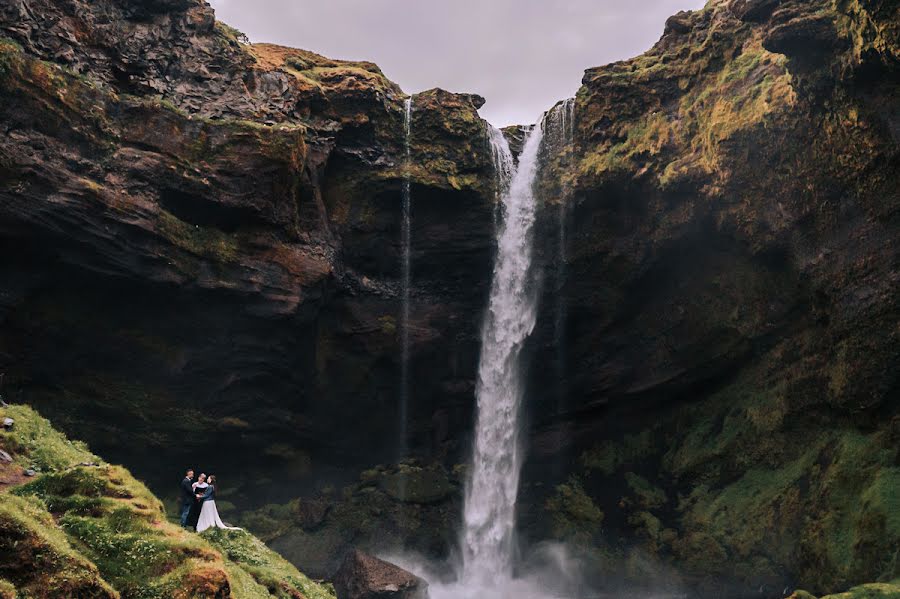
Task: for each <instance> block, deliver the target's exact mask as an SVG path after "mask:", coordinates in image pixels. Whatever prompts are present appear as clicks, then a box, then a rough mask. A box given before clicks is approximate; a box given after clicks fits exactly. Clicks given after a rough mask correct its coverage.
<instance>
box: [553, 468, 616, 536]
mask: <svg viewBox="0 0 900 599" xmlns="http://www.w3.org/2000/svg"><path fill="white" fill-rule="evenodd" d="M544 509H545V510H546V511H547V512H549V514H550V519H551V527H552V534H553V536H554V537H556V538H557V539H562V540H568V541H572V542H575V543H578V544H583V545H588V544H590V543H591V542H592V541H593V539H594V537H595V535H596V534H598V533H599V532H600V525H601V524H602V523H603V512H602V511H601V510H600V509H599V508H598V507H597V506H596V505H595V504H594V502H593V500H591V498H590V497H589V496H588V495H587V493H585V492H584V488H583V487H582V485H581V482H580V481H579V480H578V479H576V478H572V479H570V480H569V482H567V483H564V484H561V485H558V486H557V487H556V491H555V493H554V494H553V495H552V496H550V497H549V498H548V499H547V501H546V503H545V504H544Z"/></svg>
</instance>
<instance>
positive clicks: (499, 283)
mask: <svg viewBox="0 0 900 599" xmlns="http://www.w3.org/2000/svg"><path fill="white" fill-rule="evenodd" d="M501 138H502V135H500V136H499V137H498V136H496V135H492V140H493V141H495V144H492V145H495V149H496V151H498V152H499V153H500V154H501V155H502V165H503V168H506V166H507V165H509V171H512V170H513V169H512V166H511V165H512V158H511V157H507V156H508V154H509V146H508V145H507V144H506V141H505V140H503V141H502V142H501V141H500V139H501ZM542 138H543V125H542V124H539V125H536V126H535V127H534V128H533V129H532V130H531V132H530V133H529V134H528V138H527V140H526V142H525V147H524V149H523V151H522V155H521V156H520V157H519V164H518V168H517V169H515V172H513V173H512V177H511V180H510V183H509V187H508V189H507V190H505V192H504V193H503V200H502V202H503V218H502V222H501V223H500V226H499V228H498V230H497V257H496V261H495V264H494V275H493V281H492V283H491V292H490V300H489V305H488V309H487V312H486V314H485V319H484V323H483V328H482V335H481V356H480V360H479V364H478V383H477V388H476V396H477V403H478V415H477V421H476V427H475V444H474V450H473V455H472V465H471V471H470V474H469V481H468V485H467V488H466V496H465V510H464V532H463V559H464V563H463V572H462V583H463V584H464V585H466V586H468V587H470V588H472V587H481V586H487V587H496V586H497V585H498V584H502V581H509V580H511V579H512V567H513V550H514V528H515V507H516V496H517V494H518V487H519V473H520V469H521V462H522V450H521V447H520V440H519V422H518V420H519V411H520V403H521V400H522V395H523V385H522V375H521V372H520V364H519V362H520V360H519V358H520V354H521V351H522V347H523V345H524V344H525V341H526V339H527V338H528V336H529V335H530V334H531V331H532V330H533V329H534V325H535V321H536V316H537V294H536V293H534V292H533V290H532V289H530V288H529V283H530V271H531V263H532V253H533V248H532V246H533V243H532V242H533V225H534V219H535V208H536V206H535V203H536V202H535V194H534V183H535V176H536V174H537V171H538V155H539V150H540V147H541V140H542ZM500 176H501V177H502V169H501V175H500Z"/></svg>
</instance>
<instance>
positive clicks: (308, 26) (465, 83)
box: [210, 0, 704, 126]
mask: <svg viewBox="0 0 900 599" xmlns="http://www.w3.org/2000/svg"><path fill="white" fill-rule="evenodd" d="M210 3H211V4H212V6H213V7H214V8H215V9H216V14H217V16H218V18H219V19H220V20H222V21H225V22H226V23H228V24H230V25H232V26H234V27H237V28H238V29H240V30H241V31H243V32H244V33H246V34H247V35H248V36H249V37H250V39H251V40H252V41H254V42H272V43H277V44H283V45H286V46H293V47H296V48H303V49H306V50H312V51H314V52H318V53H319V54H324V55H325V56H328V57H331V58H344V59H352V60H371V61H373V62H376V63H378V65H379V66H380V67H381V68H382V70H383V71H384V73H385V74H386V75H387V76H388V77H389V78H390V79H392V80H393V81H396V82H397V83H398V84H400V86H401V87H402V88H403V89H404V91H406V92H418V91H422V90H425V89H429V88H432V87H442V88H444V89H448V90H451V91H456V92H474V93H478V94H481V95H482V96H484V97H485V98H486V99H487V104H485V106H484V108H482V109H481V114H482V116H483V117H484V118H486V119H488V120H489V121H491V122H492V123H494V124H495V125H498V126H503V125H507V124H511V123H530V122H534V120H535V119H536V117H537V116H538V115H539V114H540V113H541V111H543V110H546V109H547V108H549V107H550V106H552V105H553V104H554V103H555V102H556V101H557V100H560V99H563V98H566V97H569V96H571V95H573V94H574V93H575V91H576V90H577V89H578V86H579V85H580V83H581V76H582V74H583V71H584V69H586V68H588V67H592V66H599V65H603V64H606V63H609V62H612V61H615V60H621V59H624V58H629V57H631V56H635V55H637V54H640V53H641V52H643V51H644V50H646V49H647V48H649V47H650V46H651V45H652V44H653V43H654V42H655V41H656V40H657V39H659V36H660V35H661V34H662V30H663V25H664V23H665V20H666V18H667V17H668V16H669V15H672V14H674V13H676V12H678V11H679V10H693V9H697V8H700V7H702V6H703V4H704V1H703V0H210Z"/></svg>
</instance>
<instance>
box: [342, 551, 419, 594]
mask: <svg viewBox="0 0 900 599" xmlns="http://www.w3.org/2000/svg"><path fill="white" fill-rule="evenodd" d="M334 590H335V591H336V592H337V598H338V599H428V583H426V582H425V581H424V580H422V579H421V578H419V577H418V576H415V575H413V574H410V573H409V572H407V571H406V570H404V569H403V568H400V567H399V566H395V565H394V564H392V563H390V562H386V561H384V560H380V559H378V558H377V557H373V556H371V555H367V554H365V553H363V552H361V551H356V550H354V551H351V552H350V553H349V554H347V557H346V558H345V559H344V563H343V564H341V568H340V570H338V572H337V574H336V575H335V577H334Z"/></svg>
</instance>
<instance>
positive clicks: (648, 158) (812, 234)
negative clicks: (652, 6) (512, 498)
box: [0, 0, 900, 596]
mask: <svg viewBox="0 0 900 599" xmlns="http://www.w3.org/2000/svg"><path fill="white" fill-rule="evenodd" d="M897 11H898V8H897V6H896V5H895V3H892V2H888V1H886V0H884V1H879V0H835V1H833V2H832V1H824V0H815V1H813V2H799V1H794V0H783V1H781V2H779V1H775V0H755V1H752V0H729V1H724V0H713V1H712V2H710V3H709V4H708V5H707V7H706V8H705V9H703V10H701V11H696V12H692V13H680V14H678V15H676V16H674V17H672V18H671V19H669V21H668V22H667V23H666V28H665V33H664V35H663V37H662V39H661V40H660V41H659V42H658V43H657V44H656V45H655V46H654V47H653V48H652V49H651V50H650V51H648V52H647V53H646V54H644V55H641V56H639V57H637V58H634V59H631V60H628V61H624V62H619V63H614V64H611V65H607V66H605V67H599V68H595V69H590V70H588V71H587V73H586V75H585V78H584V82H583V83H584V84H583V86H582V88H581V90H580V91H579V92H578V95H577V97H576V99H575V103H574V108H573V124H574V127H573V131H572V140H573V143H572V145H571V146H568V145H565V144H563V145H560V146H553V147H551V146H549V145H548V147H547V148H546V149H545V165H546V166H545V168H544V173H543V178H542V182H541V186H540V187H541V189H540V191H541V198H542V207H541V210H540V213H539V218H538V223H537V227H538V231H537V233H538V235H537V237H538V240H539V241H538V248H537V251H538V254H539V262H540V272H541V274H542V276H541V280H542V289H541V293H542V300H541V314H540V317H539V319H538V328H537V330H536V332H535V334H534V336H533V339H532V341H531V344H530V348H529V353H530V363H531V365H532V368H531V369H530V373H531V374H530V376H529V381H528V383H529V385H528V388H529V392H528V397H527V409H526V418H527V420H528V422H529V428H530V434H529V435H528V447H527V452H528V456H529V461H528V464H527V465H526V470H525V473H524V480H523V484H524V486H523V489H522V494H521V495H522V500H521V505H520V508H521V509H520V528H521V530H522V532H523V537H524V538H526V539H528V540H543V539H547V538H555V539H560V540H564V541H567V542H569V543H570V544H572V545H573V546H575V547H578V548H580V549H581V550H583V551H584V552H585V554H586V555H588V557H589V559H590V560H591V562H590V563H591V564H592V568H593V571H595V572H606V571H613V570H614V571H617V572H623V571H625V572H626V575H627V576H631V577H632V578H638V579H640V578H642V577H644V578H646V577H647V576H649V574H648V573H647V572H648V568H650V566H647V565H646V564H651V563H652V564H653V566H652V569H653V571H654V572H657V571H659V570H661V569H663V570H664V569H665V567H667V566H669V565H671V566H672V567H673V568H677V569H678V570H680V571H681V573H682V575H683V576H684V577H685V578H686V579H687V580H688V582H689V583H690V584H691V585H692V586H694V587H697V588H701V589H705V590H707V591H709V592H710V593H712V594H715V593H721V592H723V589H729V591H728V592H731V593H732V596H737V595H738V594H740V593H743V592H744V591H745V590H748V589H749V590H748V591H747V592H751V591H752V592H757V590H758V589H766V590H765V592H764V593H763V595H765V596H781V592H782V590H783V588H784V587H785V586H790V585H793V584H803V585H805V586H806V587H807V588H809V589H810V590H812V591H831V590H839V589H843V588H845V587H847V586H849V585H850V584H853V583H857V582H864V581H871V580H876V579H879V578H890V577H896V576H898V575H900V561H898V558H897V554H896V547H897V545H898V542H900V520H898V517H897V514H898V513H900V510H898V509H897V506H898V501H900V499H898V497H900V467H898V453H897V449H896V447H897V441H898V439H900V415H898V405H900V404H898V401H897V400H898V392H900V388H898V379H897V374H896V372H897V368H896V366H897V364H898V357H900V356H898V353H900V349H898V348H900V343H898V341H900V340H898V335H900V329H898V328H897V323H898V321H900V318H898V300H897V297H898V293H897V292H898V282H900V269H898V247H897V244H898V243H900V235H898V205H900V198H898V189H900V186H898V184H897V183H898V182H897V172H898V166H900V165H898V137H900V108H898V103H897V97H898V87H900V85H898V84H900V78H898V72H900V71H898V61H900V56H898V46H897V38H898V28H900V17H898V13H897ZM0 35H2V38H0V87H2V91H3V93H2V97H0V114H2V117H0V122H2V123H3V126H4V132H5V135H4V136H3V137H2V139H0V244H2V247H3V251H4V256H5V259H4V260H3V261H2V264H0V371H2V372H3V373H4V374H5V379H4V388H3V393H4V394H5V395H7V396H12V398H13V399H17V398H21V400H22V401H27V402H28V403H32V404H34V405H36V406H38V407H39V408H40V409H41V411H42V412H43V413H45V414H46V415H47V416H48V417H50V418H51V420H53V422H54V423H55V424H57V425H58V426H60V427H61V428H63V429H64V430H66V431H67V432H69V433H71V434H73V435H74V436H77V437H79V438H83V439H85V440H87V441H88V442H89V443H90V444H91V446H92V448H93V449H95V450H96V451H98V452H99V453H102V454H103V455H105V456H106V457H108V458H110V459H112V460H115V461H120V462H123V463H124V464H126V465H127V466H128V467H129V468H130V469H131V470H132V471H134V472H135V474H136V475H138V476H139V477H141V478H144V479H146V480H148V481H149V482H150V483H151V486H152V487H153V488H154V489H155V490H157V491H159V492H165V491H166V489H167V488H168V486H172V487H174V485H175V484H176V481H177V476H178V474H179V470H181V469H182V468H183V466H184V465H185V463H188V462H189V463H191V464H194V465H197V466H199V467H201V468H213V469H217V470H220V476H221V475H222V474H224V475H225V476H221V478H222V479H223V482H224V483H225V486H226V487H228V486H230V487H231V490H232V494H231V496H230V497H229V498H228V500H229V501H233V502H234V503H235V504H237V505H238V507H240V508H245V509H248V510H249V509H255V508H260V506H262V505H263V504H270V505H268V506H267V507H263V508H261V509H260V510H259V511H256V512H253V513H250V512H248V513H247V515H246V518H247V522H248V523H251V524H252V523H255V525H256V526H257V532H259V533H260V534H262V535H263V536H264V537H265V538H266V539H267V540H270V541H272V543H273V546H275V547H276V548H277V549H279V550H281V551H282V552H283V553H284V554H285V555H287V556H288V557H289V558H291V559H293V560H294V561H295V562H296V563H298V564H300V565H301V566H302V567H303V569H304V570H308V571H310V572H311V573H313V574H315V575H324V574H326V573H328V570H329V569H330V568H332V567H333V564H334V560H335V559H336V556H338V555H339V554H340V552H341V551H342V550H343V549H344V548H346V547H348V546H349V545H350V544H351V543H361V544H364V545H365V544H368V545H370V546H371V545H378V544H379V542H389V543H390V544H393V545H404V544H406V545H407V546H410V547H413V548H415V549H417V550H420V551H422V552H424V553H426V554H429V555H433V556H446V555H447V554H448V553H449V552H450V551H451V547H452V545H453V543H454V542H455V531H456V527H457V526H458V522H459V516H458V510H459V488H460V485H461V481H462V480H463V478H464V474H465V473H464V469H463V468H461V467H459V465H461V464H463V463H464V462H465V460H466V458H467V449H468V445H469V442H468V438H469V435H470V434H471V424H472V422H471V421H472V416H473V412H474V384H475V381H474V379H475V368H476V364H477V359H478V330H479V326H480V323H481V317H482V312H483V310H484V307H485V304H486V298H487V291H488V287H489V285H490V274H491V261H492V254H493V243H494V240H493V239H494V226H495V225H494V218H495V207H496V189H495V188H494V187H495V182H494V175H493V170H492V165H491V156H490V149H489V146H488V143H487V138H486V129H485V127H486V124H485V123H484V122H483V121H482V120H481V119H480V118H479V116H478V114H477V109H478V108H479V107H480V106H481V104H482V102H483V99H481V98H479V97H478V96H475V95H469V94H451V93H448V92H444V91H441V90H432V91H429V92H424V93H422V94H417V95H415V96H414V98H413V113H412V135H411V139H410V146H411V152H412V165H413V166H412V168H410V169H407V168H406V167H405V163H404V160H405V159H404V143H405V141H404V131H403V100H404V98H405V95H404V94H403V93H402V91H401V90H400V89H399V88H398V87H397V86H396V85H395V84H393V83H392V82H390V81H388V80H387V79H386V78H385V77H384V75H383V74H382V73H381V71H380V70H379V69H378V67H377V66H375V65H373V64H371V63H366V62H346V61H336V60H330V59H327V58H325V57H322V56H319V55H316V54H313V53H311V52H307V51H302V50H294V49H289V48H283V47H279V46H272V45H267V44H252V45H248V44H246V43H244V42H243V40H242V39H241V36H240V34H239V33H238V32H236V31H234V30H232V29H230V28H229V27H227V26H225V25H223V24H221V23H217V22H216V21H215V19H214V15H213V12H212V10H211V9H210V8H209V7H208V6H206V5H205V4H204V3H203V2H200V1H194V0H165V1H163V0H158V1H155V2H136V1H132V0H104V1H101V2H91V3H88V2H84V1H81V0H28V1H26V0H16V1H12V2H7V3H4V4H3V6H2V7H0ZM513 133H514V132H513ZM513 141H515V140H513ZM512 145H513V146H515V143H513V144H512ZM406 176H409V177H410V181H411V188H412V197H413V210H412V281H413V285H412V290H411V318H410V340H411V363H410V372H411V375H412V385H411V405H410V421H409V432H410V440H409V445H410V447H411V448H412V451H413V454H414V455H415V457H416V458H417V460H416V461H411V462H408V463H405V464H400V465H396V464H395V465H391V464H394V463H395V462H396V461H397V457H398V451H399V449H398V448H399V447H401V446H402V445H403V444H402V443H401V440H399V439H398V438H397V433H398V431H399V430H401V427H400V425H399V422H398V419H397V416H398V414H399V412H400V407H399V399H400V395H401V394H400V392H399V385H400V364H399V360H400V357H401V353H402V352H401V351H400V334H399V330H398V327H399V324H400V314H401V306H400V303H399V299H400V297H401V290H400V276H401V273H400V263H401V260H400V253H401V247H400V240H401V231H400V214H401V189H402V182H403V180H404V177H406ZM560 219H562V221H561V220H560ZM561 235H564V237H563V240H562V243H560V241H561V240H560V236H561ZM379 465H381V466H379ZM229 479H230V480H229ZM401 480H403V481H406V482H405V483H401V482H400V481H401ZM297 497H301V499H299V500H298V499H296V498H297ZM289 501H290V502H289ZM263 529H265V530H263ZM623 564H625V566H623ZM660 564H662V566H661V565H660ZM757 596H758V595H757Z"/></svg>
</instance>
